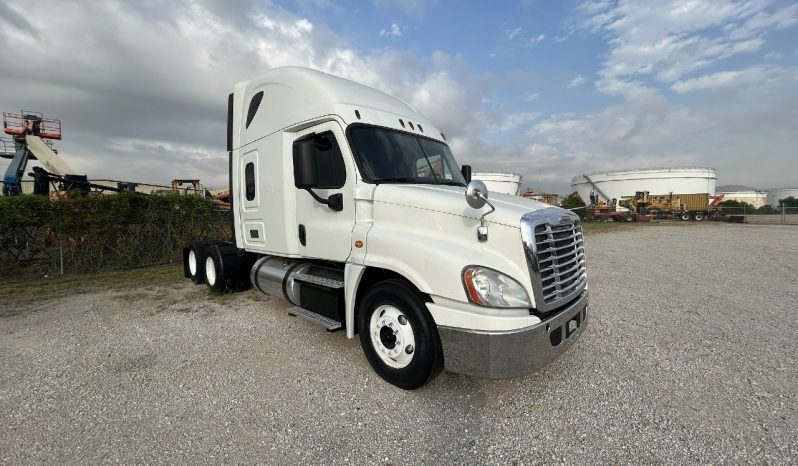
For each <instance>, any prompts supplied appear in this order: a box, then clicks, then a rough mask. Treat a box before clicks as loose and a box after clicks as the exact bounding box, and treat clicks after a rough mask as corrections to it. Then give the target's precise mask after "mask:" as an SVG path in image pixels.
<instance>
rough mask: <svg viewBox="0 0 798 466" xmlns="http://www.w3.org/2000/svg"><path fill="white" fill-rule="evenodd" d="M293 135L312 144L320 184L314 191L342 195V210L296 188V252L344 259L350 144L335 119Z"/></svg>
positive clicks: (350, 217)
mask: <svg viewBox="0 0 798 466" xmlns="http://www.w3.org/2000/svg"><path fill="white" fill-rule="evenodd" d="M295 134H296V137H295V139H294V141H297V140H307V139H308V138H310V139H312V140H313V141H314V143H315V144H314V145H315V154H316V162H317V178H318V182H319V183H318V187H316V188H314V189H313V191H314V192H315V193H316V194H318V195H319V196H320V197H322V198H324V199H327V198H328V197H329V196H330V195H332V194H337V193H340V194H342V195H343V210H341V211H335V210H332V209H330V208H329V207H328V206H326V205H324V204H321V203H320V202H318V201H316V200H315V199H313V197H312V196H311V195H310V193H309V192H307V191H305V190H302V189H297V191H296V219H297V232H296V234H297V238H298V240H299V252H300V254H302V255H303V256H305V257H310V258H316V259H325V260H331V261H339V262H343V261H345V260H346V259H347V258H348V257H349V254H350V252H351V250H352V229H353V228H354V226H355V203H354V199H353V196H352V194H353V190H354V187H355V168H354V160H353V159H352V154H351V152H350V150H349V144H347V143H346V137H345V136H344V132H343V129H342V128H341V126H340V125H339V124H338V123H337V122H327V123H323V124H320V125H317V126H313V127H312V128H309V129H307V130H304V131H301V132H299V133H295ZM292 149H293V148H289V150H292ZM289 159H290V158H289Z"/></svg>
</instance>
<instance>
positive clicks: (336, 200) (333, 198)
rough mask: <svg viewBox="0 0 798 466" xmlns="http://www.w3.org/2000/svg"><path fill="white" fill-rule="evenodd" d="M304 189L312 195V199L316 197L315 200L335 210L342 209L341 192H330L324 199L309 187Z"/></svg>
mask: <svg viewBox="0 0 798 466" xmlns="http://www.w3.org/2000/svg"><path fill="white" fill-rule="evenodd" d="M305 191H307V192H309V193H310V195H311V196H313V199H316V201H317V202H319V203H321V204H324V205H326V206H327V207H329V208H330V209H332V210H334V211H336V212H340V211H342V210H344V195H343V194H341V193H337V194H331V195H330V197H328V198H327V199H324V198H323V197H321V196H319V195H318V194H316V193H315V192H314V191H313V190H312V189H311V188H305Z"/></svg>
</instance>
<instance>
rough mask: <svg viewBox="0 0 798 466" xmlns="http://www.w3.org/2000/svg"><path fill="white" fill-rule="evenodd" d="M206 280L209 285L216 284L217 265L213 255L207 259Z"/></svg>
mask: <svg viewBox="0 0 798 466" xmlns="http://www.w3.org/2000/svg"><path fill="white" fill-rule="evenodd" d="M205 280H206V281H207V282H208V285H211V286H213V285H215V284H216V267H215V266H214V265H213V258H212V257H208V258H207V259H205Z"/></svg>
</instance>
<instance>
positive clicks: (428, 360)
mask: <svg viewBox="0 0 798 466" xmlns="http://www.w3.org/2000/svg"><path fill="white" fill-rule="evenodd" d="M358 312H359V315H358V329H359V333H360V344H361V346H362V347H363V352H364V353H366V359H368V361H369V364H371V367H372V368H373V369H374V371H375V372H377V374H378V375H379V376H380V377H382V378H383V379H384V380H385V381H387V382H389V383H391V384H393V385H396V386H397V387H399V388H403V389H405V390H413V389H416V388H419V387H421V386H422V385H424V384H426V383H427V382H429V381H430V380H432V378H433V377H435V375H436V374H437V373H438V372H439V371H440V370H441V368H442V367H443V351H442V349H441V343H440V338H439V337H438V330H437V328H436V327H435V323H434V322H433V321H432V317H431V316H430V315H429V313H428V312H427V309H426V306H425V304H424V300H423V299H422V297H421V295H420V294H419V293H418V292H417V291H416V290H415V289H414V288H413V287H412V285H410V284H409V283H407V282H406V281H404V280H398V279H392V280H386V281H384V282H381V283H378V284H377V285H375V286H374V287H372V288H371V289H370V290H368V291H367V292H366V294H365V296H363V300H362V302H361V304H360V307H359V311H358Z"/></svg>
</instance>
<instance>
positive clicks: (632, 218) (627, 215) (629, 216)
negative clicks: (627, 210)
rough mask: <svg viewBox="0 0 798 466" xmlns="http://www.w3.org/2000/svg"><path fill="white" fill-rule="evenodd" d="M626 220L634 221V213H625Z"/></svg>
mask: <svg viewBox="0 0 798 466" xmlns="http://www.w3.org/2000/svg"><path fill="white" fill-rule="evenodd" d="M626 221H627V222H634V221H635V214H626Z"/></svg>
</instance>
